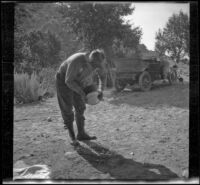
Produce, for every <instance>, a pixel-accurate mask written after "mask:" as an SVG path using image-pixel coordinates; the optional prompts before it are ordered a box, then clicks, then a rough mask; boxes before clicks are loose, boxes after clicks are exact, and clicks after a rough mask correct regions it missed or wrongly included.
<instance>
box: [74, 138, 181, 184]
mask: <svg viewBox="0 0 200 185" xmlns="http://www.w3.org/2000/svg"><path fill="white" fill-rule="evenodd" d="M84 143H85V144H86V145H87V146H83V145H81V146H79V147H78V148H77V149H76V151H77V153H78V154H79V155H80V156H82V157H83V158H84V159H85V160H87V161H88V162H89V163H90V164H91V165H92V166H93V167H94V168H96V169H97V170H98V171H100V172H102V173H109V175H110V176H111V177H112V178H114V179H121V180H126V179H129V180H172V179H173V180H174V179H176V178H178V176H177V175H176V174H175V173H173V172H172V171H170V170H169V169H168V168H166V167H165V166H163V165H157V164H149V163H146V164H143V163H140V162H136V161H134V160H132V159H127V158H124V157H123V156H122V155H119V154H117V153H116V152H114V151H110V150H109V149H107V148H105V147H103V146H101V145H99V144H97V143H95V142H91V141H84ZM151 170H152V171H151Z"/></svg>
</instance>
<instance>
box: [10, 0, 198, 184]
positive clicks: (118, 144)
mask: <svg viewBox="0 0 200 185" xmlns="http://www.w3.org/2000/svg"><path fill="white" fill-rule="evenodd" d="M13 68H14V69H13V71H14V77H13V78H14V92H13V102H14V103H13V116H14V117H13V181H14V182H18V181H19V182H20V180H25V181H34V180H40V181H39V182H38V183H43V180H44V182H45V181H52V182H54V181H58V183H59V181H61V182H62V181H63V182H67V183H70V182H73V181H78V182H79V183H81V182H89V183H90V181H91V182H93V183H104V182H109V183H112V182H118V181H120V182H122V183H123V182H129V181H130V182H132V181H133V182H135V181H136V182H137V181H139V182H151V181H155V182H156V181H158V182H160V181H161V182H166V183H167V182H168V181H175V182H176V181H179V180H183V181H184V180H186V181H187V180H188V179H189V124H190V123H189V113H190V108H189V100H190V96H189V93H190V3H189V2H134V1H133V2H123V1H122V2H120V1H116V2H112V1H111V2H109V1H108V2H106V1H102V2H101V1H99V2H97V1H94V2H93V1H88V2H87V1H85V2H67V1H66V2H64V1H63V2H59V1H58V2H42V1H41V2H31V1H30V2H16V3H15V5H14V63H13ZM127 180H129V181H127ZM198 182H199V181H198Z"/></svg>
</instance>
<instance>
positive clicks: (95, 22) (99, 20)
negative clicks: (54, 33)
mask: <svg viewBox="0 0 200 185" xmlns="http://www.w3.org/2000/svg"><path fill="white" fill-rule="evenodd" d="M133 11H134V8H131V7H130V3H126V4H115V3H113V4H101V3H84V4H82V3H79V4H76V3H67V4H66V3H63V4H61V6H60V12H61V14H62V15H63V17H65V19H66V24H67V25H69V27H71V31H72V32H74V33H76V35H77V38H78V39H79V40H80V41H82V42H83V43H84V47H85V48H88V49H95V48H103V49H105V50H106V51H107V50H109V48H111V47H112V44H113V41H114V40H116V39H117V40H119V41H121V42H122V43H123V45H124V46H125V47H134V46H135V45H137V44H138V43H139V39H140V36H141V30H140V29H139V28H134V29H131V26H130V25H128V24H124V21H123V19H122V17H123V16H126V15H129V14H131V13H132V12H133Z"/></svg>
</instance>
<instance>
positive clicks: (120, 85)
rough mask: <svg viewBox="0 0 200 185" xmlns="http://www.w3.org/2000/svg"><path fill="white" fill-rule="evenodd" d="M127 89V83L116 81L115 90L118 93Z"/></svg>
mask: <svg viewBox="0 0 200 185" xmlns="http://www.w3.org/2000/svg"><path fill="white" fill-rule="evenodd" d="M125 87H126V84H125V83H123V82H121V81H120V80H115V89H116V90H117V92H120V91H122V90H124V88H125Z"/></svg>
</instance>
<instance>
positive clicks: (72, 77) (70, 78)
mask: <svg viewBox="0 0 200 185" xmlns="http://www.w3.org/2000/svg"><path fill="white" fill-rule="evenodd" d="M79 70H80V64H79V63H73V62H71V63H70V64H69V65H68V68H67V71H66V74H65V84H66V85H67V86H68V87H69V88H70V89H72V90H73V91H75V92H76V93H78V94H80V95H82V94H83V93H84V92H83V90H82V89H81V87H80V86H79V84H78V83H77V82H76V77H77V75H78V73H79Z"/></svg>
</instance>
